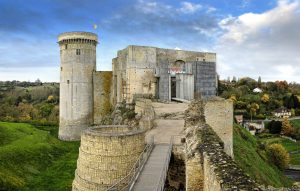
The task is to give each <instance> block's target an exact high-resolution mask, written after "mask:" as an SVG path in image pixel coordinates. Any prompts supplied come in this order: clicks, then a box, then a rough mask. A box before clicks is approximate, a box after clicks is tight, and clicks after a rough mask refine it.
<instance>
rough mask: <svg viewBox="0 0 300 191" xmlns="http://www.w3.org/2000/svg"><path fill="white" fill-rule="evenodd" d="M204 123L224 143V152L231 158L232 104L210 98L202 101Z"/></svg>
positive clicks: (228, 101) (227, 101)
mask: <svg viewBox="0 0 300 191" xmlns="http://www.w3.org/2000/svg"><path fill="white" fill-rule="evenodd" d="M204 116H205V122H206V123H207V124H208V125H210V126H211V127H212V128H213V130H214V131H215V132H216V133H217V135H218V136H219V137H220V138H221V140H222V141H223V143H224V151H225V152H226V153H227V154H228V155H229V156H231V157H233V103H232V101H230V100H224V99H221V98H216V97H215V98H211V99H208V100H206V101H204Z"/></svg>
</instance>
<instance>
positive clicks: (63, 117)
mask: <svg viewBox="0 0 300 191" xmlns="http://www.w3.org/2000/svg"><path fill="white" fill-rule="evenodd" d="M58 43H59V47H60V56H61V67H60V74H61V76H60V126H59V138H60V139H61V140H67V141H69V140H79V139H81V145H80V149H79V157H78V160H77V169H76V171H75V179H74V181H73V185H72V190H73V191H90V190H94V191H102V190H103V191H104V190H106V191H108V190H137V191H141V190H143V191H153V190H160V191H162V190H164V188H165V187H166V186H172V188H175V189H176V190H187V191H194V190H195V191H201V190H204V191H210V190H216V191H225V190H226V191H233V190H261V189H260V188H258V187H257V184H256V183H255V182H253V181H251V180H250V178H249V177H248V176H247V175H245V174H244V173H243V172H242V170H241V169H239V168H238V167H237V165H236V163H235V162H234V161H233V147H232V144H233V143H232V125H233V124H232V123H233V104H232V102H231V101H230V100H223V99H220V98H216V97H214V96H215V95H216V90H217V74H216V54H215V53H204V52H194V51H183V50H171V49H162V48H155V47H146V46H133V45H131V46H128V47H127V48H125V49H123V50H120V51H118V53H117V57H116V58H114V59H113V60H112V71H96V46H97V43H98V37H97V35H96V34H93V33H88V32H67V33H63V34H61V35H59V37H58ZM147 98H151V99H147ZM200 98H202V99H200ZM203 98H204V99H203ZM152 100H156V101H158V102H152ZM171 100H176V101H181V102H190V101H191V100H193V101H192V102H191V103H190V105H189V107H187V104H186V103H182V104H183V105H184V104H185V105H184V106H183V108H180V107H182V106H180V107H178V105H176V104H178V103H174V102H172V103H171ZM120 102H125V103H128V104H131V103H135V104H136V107H135V112H136V113H139V115H140V117H141V118H140V123H139V126H138V127H130V126H121V125H117V126H111V125H110V126H101V125H99V124H100V123H101V120H102V117H104V116H105V115H106V114H107V113H108V112H109V111H110V110H111V108H113V107H115V106H116V105H118V104H119V103H120ZM166 103H168V104H167V105H169V106H168V107H167V110H168V111H167V113H163V112H162V111H166ZM164 107H165V108H164ZM185 109H186V110H185ZM173 110H174V111H173ZM178 111H179V112H178ZM155 120H156V121H155ZM154 121H155V122H154ZM157 122H158V124H157ZM154 123H156V125H157V127H155V128H153V126H154ZM174 130H175V131H174ZM172 131H173V132H172ZM174 132H175V134H174ZM150 137H152V138H150ZM174 137H176V138H177V140H176V141H175V140H174ZM169 139H170V140H169ZM149 140H150V141H149ZM165 140H167V142H164V141H165ZM171 155H172V156H173V160H176V161H183V162H181V166H176V165H175V166H174V167H173V168H174V169H175V172H173V176H170V172H168V168H169V164H170V163H172V162H170V160H171ZM174 169H173V170H174ZM179 169H181V170H179ZM178 171H180V172H178ZM168 174H169V175H168ZM175 179H176V180H175ZM167 184H168V185H167Z"/></svg>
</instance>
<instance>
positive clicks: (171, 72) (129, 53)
mask: <svg viewBox="0 0 300 191" xmlns="http://www.w3.org/2000/svg"><path fill="white" fill-rule="evenodd" d="M58 44H59V47H60V60H61V65H60V108H59V109H60V124H59V138H60V139H62V140H79V139H80V134H81V132H82V130H84V129H86V128H87V127H88V126H91V125H93V124H99V123H100V121H101V118H102V117H103V116H104V115H105V114H106V113H107V111H108V110H109V109H110V108H111V106H114V105H116V104H117V103H120V102H124V101H125V102H126V103H131V102H133V100H134V99H135V98H139V97H149V98H156V99H158V100H161V101H171V99H181V100H192V99H195V98H200V97H211V96H214V95H216V89H217V74H216V54H215V53H206V52H194V51H183V50H171V49H162V48H155V47H146V46H128V47H127V48H125V49H123V50H120V51H118V54H117V57H116V58H114V59H113V60H112V71H96V46H97V44H98V36H97V35H96V34H94V33H89V32H66V33H62V34H61V35H59V37H58Z"/></svg>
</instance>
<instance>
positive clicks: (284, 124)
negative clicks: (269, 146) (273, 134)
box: [281, 118, 293, 136]
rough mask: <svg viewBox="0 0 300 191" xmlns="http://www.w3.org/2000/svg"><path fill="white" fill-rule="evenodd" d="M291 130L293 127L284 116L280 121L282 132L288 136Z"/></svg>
mask: <svg viewBox="0 0 300 191" xmlns="http://www.w3.org/2000/svg"><path fill="white" fill-rule="evenodd" d="M292 132H293V128H292V126H291V124H290V122H289V120H288V118H284V119H283V121H282V132H281V133H282V134H284V135H286V136H290V135H291V134H292Z"/></svg>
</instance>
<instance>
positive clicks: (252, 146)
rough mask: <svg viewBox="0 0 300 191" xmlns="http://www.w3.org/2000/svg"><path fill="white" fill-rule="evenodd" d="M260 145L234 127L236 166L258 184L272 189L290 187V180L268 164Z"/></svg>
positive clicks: (252, 137) (248, 134) (240, 129)
mask: <svg viewBox="0 0 300 191" xmlns="http://www.w3.org/2000/svg"><path fill="white" fill-rule="evenodd" d="M262 144H263V143H261V142H258V141H257V139H256V138H255V137H254V136H252V135H251V134H250V133H249V132H248V131H247V130H245V129H244V128H242V127H241V126H239V125H234V133H233V151H234V159H235V161H236V162H237V164H238V165H239V166H240V167H241V168H242V169H243V170H244V171H245V172H246V173H247V174H249V176H250V177H252V178H253V179H255V180H256V181H257V182H258V183H260V184H265V185H272V186H274V187H289V186H291V184H292V180H290V179H288V178H287V177H286V176H284V175H283V173H282V172H281V171H280V170H279V169H277V167H275V166H273V165H271V164H270V163H269V162H268V160H267V154H266V151H265V150H264V149H263V148H264V146H262Z"/></svg>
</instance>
